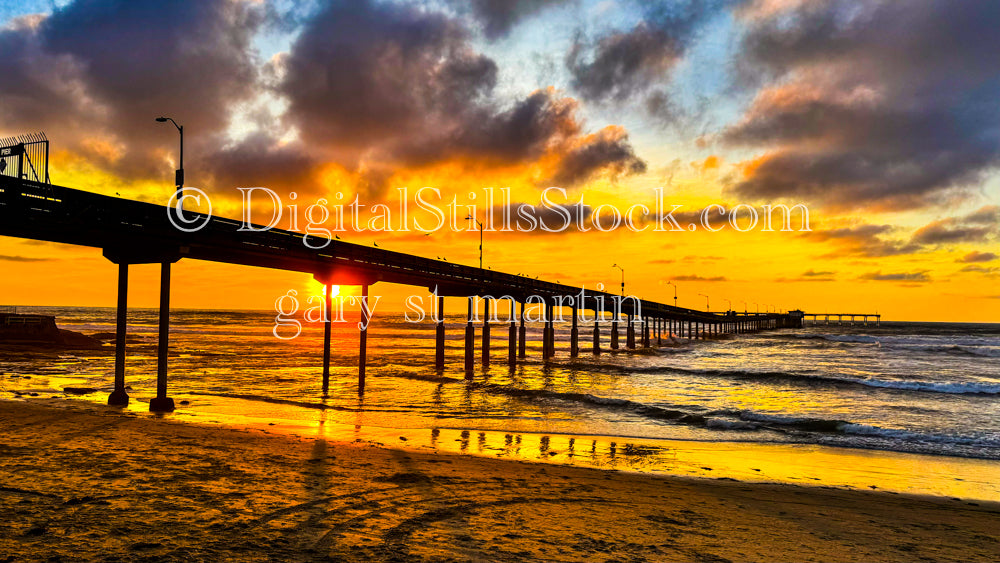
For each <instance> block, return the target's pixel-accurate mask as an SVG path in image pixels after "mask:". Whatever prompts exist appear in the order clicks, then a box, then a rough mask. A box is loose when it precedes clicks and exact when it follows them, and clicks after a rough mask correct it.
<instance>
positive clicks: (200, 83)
mask: <svg viewBox="0 0 1000 563" xmlns="http://www.w3.org/2000/svg"><path fill="white" fill-rule="evenodd" d="M263 21H264V15H263V10H261V9H259V7H258V6H256V5H255V4H254V3H251V2H233V1H229V0H205V1H199V2H167V3H164V2H156V1H152V0H76V1H75V2H72V3H70V4H68V5H66V6H65V7H62V8H57V9H55V10H54V11H53V13H52V14H51V15H50V16H48V17H46V18H42V19H36V20H34V21H33V22H32V23H34V25H15V26H13V27H10V28H6V29H4V30H2V31H0V52H2V53H3V56H2V57H0V75H2V76H3V77H4V78H3V81H2V82H0V96H2V97H3V100H4V103H3V104H2V105H0V122H2V123H3V127H4V129H5V130H7V131H11V132H12V131H16V130H32V129H39V128H46V129H49V130H50V131H52V134H51V135H50V137H51V138H52V139H53V141H54V143H55V144H56V146H58V147H59V148H64V149H66V148H68V149H71V150H75V151H77V152H79V153H81V154H83V155H85V156H87V157H89V158H91V159H93V160H94V161H95V162H97V163H100V164H101V165H103V166H104V167H105V168H107V169H109V170H112V171H114V172H117V173H119V174H123V175H126V176H143V177H150V176H156V175H166V174H167V173H169V170H164V168H169V167H164V166H163V165H162V159H163V155H164V154H165V152H166V151H168V150H171V149H174V147H176V143H177V137H176V132H174V131H173V130H172V128H171V130H170V131H168V130H166V128H165V127H164V126H163V125H157V124H156V123H154V121H153V118H154V117H157V116H159V115H169V116H171V117H174V118H175V119H177V120H178V122H180V123H181V124H183V125H185V128H186V132H187V133H188V135H187V136H186V139H185V141H187V143H188V144H189V150H190V151H191V152H192V154H199V153H204V152H206V151H207V150H209V147H211V146H212V145H213V144H214V143H215V142H217V139H216V138H215V136H216V135H218V134H219V133H220V132H221V131H222V130H223V129H224V128H225V127H226V125H227V121H228V119H229V115H230V113H229V108H231V107H232V106H233V104H237V103H239V102H240V101H241V100H242V99H246V98H247V97H249V96H250V95H252V94H253V92H254V91H255V88H256V79H257V65H258V61H257V59H256V54H255V51H254V49H253V48H252V39H253V37H254V34H255V33H256V31H257V30H258V29H259V28H260V27H261V25H262V24H263ZM172 154H173V153H172Z"/></svg>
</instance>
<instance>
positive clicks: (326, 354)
mask: <svg viewBox="0 0 1000 563" xmlns="http://www.w3.org/2000/svg"><path fill="white" fill-rule="evenodd" d="M331 290H332V287H331V285H330V284H326V299H325V300H324V307H325V308H324V309H323V395H324V396H326V394H327V392H328V391H330V333H331V331H332V330H333V318H332V314H331V311H330V309H331V308H332V299H331V298H332V296H331V295H330V291H331Z"/></svg>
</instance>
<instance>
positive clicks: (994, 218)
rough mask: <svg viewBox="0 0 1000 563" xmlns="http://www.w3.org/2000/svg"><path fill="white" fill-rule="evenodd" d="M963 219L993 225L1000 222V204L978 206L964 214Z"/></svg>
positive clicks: (968, 221)
mask: <svg viewBox="0 0 1000 563" xmlns="http://www.w3.org/2000/svg"><path fill="white" fill-rule="evenodd" d="M964 221H965V222H966V223H971V224H974V225H979V224H982V225H993V226H994V227H995V226H996V225H997V223H1000V205H987V206H984V207H980V208H979V209H977V210H975V211H973V212H972V213H970V214H968V215H966V216H965V218H964Z"/></svg>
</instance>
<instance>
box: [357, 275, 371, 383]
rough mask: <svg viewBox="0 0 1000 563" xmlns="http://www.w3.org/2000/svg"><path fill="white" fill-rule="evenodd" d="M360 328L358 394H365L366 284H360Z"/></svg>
mask: <svg viewBox="0 0 1000 563" xmlns="http://www.w3.org/2000/svg"><path fill="white" fill-rule="evenodd" d="M361 322H362V323H364V324H363V325H362V328H361V334H360V335H359V336H360V338H359V339H358V344H359V346H358V396H359V397H360V396H362V395H364V394H365V364H367V363H368V323H370V322H371V317H369V316H368V284H364V285H362V286H361Z"/></svg>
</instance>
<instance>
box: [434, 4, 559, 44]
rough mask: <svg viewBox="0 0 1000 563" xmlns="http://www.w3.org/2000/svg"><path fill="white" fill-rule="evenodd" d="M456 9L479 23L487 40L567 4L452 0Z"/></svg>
mask: <svg viewBox="0 0 1000 563" xmlns="http://www.w3.org/2000/svg"><path fill="white" fill-rule="evenodd" d="M452 3H453V4H454V5H455V7H456V8H458V9H464V10H468V11H470V12H471V13H472V15H473V16H474V17H475V18H476V19H477V20H478V21H479V22H480V24H481V25H482V28H483V34H484V35H485V36H486V37H487V39H490V40H495V39H499V38H501V37H504V36H506V35H507V34H508V33H510V30H511V29H513V28H514V27H515V26H516V25H517V24H518V23H520V22H521V21H522V20H524V19H527V18H529V17H531V16H534V15H537V14H539V13H540V12H542V11H543V10H545V9H548V8H552V7H556V6H559V5H562V4H567V3H569V2H568V0H471V1H470V2H465V1H459V0H453V2H452Z"/></svg>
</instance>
